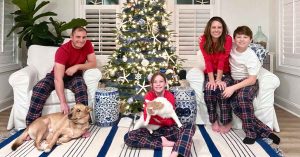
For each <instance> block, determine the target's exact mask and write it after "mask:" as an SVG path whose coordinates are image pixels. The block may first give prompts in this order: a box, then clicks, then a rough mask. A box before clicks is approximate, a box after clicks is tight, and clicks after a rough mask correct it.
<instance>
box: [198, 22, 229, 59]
mask: <svg viewBox="0 0 300 157" xmlns="http://www.w3.org/2000/svg"><path fill="white" fill-rule="evenodd" d="M214 21H218V22H220V23H221V24H222V27H223V31H222V34H221V36H220V37H219V39H218V40H217V42H216V43H213V40H212V36H211V34H210V28H211V25H212V23H213V22H214ZM227 34H228V28H227V25H226V23H225V22H224V20H223V19H222V18H221V17H218V16H214V17H212V18H211V19H210V20H209V21H208V22H207V24H206V27H205V30H204V36H205V38H206V41H205V43H204V50H205V51H206V52H207V53H208V54H213V53H219V52H221V53H224V52H225V49H224V44H225V41H226V35H227Z"/></svg>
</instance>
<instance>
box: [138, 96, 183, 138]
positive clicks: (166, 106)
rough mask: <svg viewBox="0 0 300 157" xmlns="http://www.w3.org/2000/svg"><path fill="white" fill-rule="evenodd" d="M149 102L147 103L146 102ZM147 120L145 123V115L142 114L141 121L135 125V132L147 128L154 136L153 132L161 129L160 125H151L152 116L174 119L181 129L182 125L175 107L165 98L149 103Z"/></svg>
mask: <svg viewBox="0 0 300 157" xmlns="http://www.w3.org/2000/svg"><path fill="white" fill-rule="evenodd" d="M146 102H147V101H146ZM146 110H147V118H146V120H145V121H144V114H143V113H142V114H141V117H140V119H139V120H138V121H137V122H136V123H135V125H134V128H133V130H136V129H139V128H142V127H145V128H147V129H148V130H149V132H150V133H151V134H152V133H153V130H157V129H158V128H160V126H159V125H154V124H149V121H150V118H151V116H155V115H158V116H160V117H162V118H172V119H173V120H174V121H175V122H176V124H177V126H178V127H181V126H182V124H181V122H180V121H179V119H178V117H177V115H176V112H175V110H174V109H173V105H172V104H171V103H170V102H169V101H168V100H167V99H166V98H164V97H158V98H156V99H154V100H153V101H148V102H147V108H146Z"/></svg>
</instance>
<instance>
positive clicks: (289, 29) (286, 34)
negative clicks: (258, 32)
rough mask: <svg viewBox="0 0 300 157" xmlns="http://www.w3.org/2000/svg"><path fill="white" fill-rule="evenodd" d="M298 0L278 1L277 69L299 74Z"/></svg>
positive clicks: (299, 18)
mask: <svg viewBox="0 0 300 157" xmlns="http://www.w3.org/2000/svg"><path fill="white" fill-rule="evenodd" d="M299 10H300V0H280V1H279V33H280V34H279V47H278V50H279V51H278V52H279V53H278V54H277V55H278V56H277V57H278V59H277V63H276V65H277V70H279V71H284V72H288V73H291V74H295V75H299V76H300V62H299V61H300V12H299Z"/></svg>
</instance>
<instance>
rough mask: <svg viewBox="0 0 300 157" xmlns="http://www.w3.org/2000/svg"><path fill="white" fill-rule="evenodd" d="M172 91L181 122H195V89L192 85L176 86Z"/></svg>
mask: <svg viewBox="0 0 300 157" xmlns="http://www.w3.org/2000/svg"><path fill="white" fill-rule="evenodd" d="M170 91H171V92H172V93H173V94H174V96H175V100H176V110H175V111H176V114H177V116H178V118H179V120H180V122H181V123H195V121H196V115H197V102H196V95H195V91H194V89H192V88H191V87H181V86H175V87H171V88H170Z"/></svg>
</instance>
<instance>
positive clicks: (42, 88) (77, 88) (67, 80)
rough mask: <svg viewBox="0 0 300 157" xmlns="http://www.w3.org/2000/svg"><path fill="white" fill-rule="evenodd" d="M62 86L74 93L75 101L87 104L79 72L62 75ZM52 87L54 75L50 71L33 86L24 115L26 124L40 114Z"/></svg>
mask: <svg viewBox="0 0 300 157" xmlns="http://www.w3.org/2000/svg"><path fill="white" fill-rule="evenodd" d="M64 86H65V88H67V89H70V90H71V91H72V92H74V93H75V100H76V103H82V104H85V105H88V95H87V87H86V84H85V82H84V80H83V77H82V75H81V74H76V75H74V76H72V77H70V76H68V77H64ZM54 89H55V85H54V75H53V74H52V73H48V74H47V75H46V77H45V78H43V79H42V80H40V81H39V82H38V83H37V84H36V85H35V86H34V87H33V90H32V96H31V101H30V107H29V110H28V114H27V116H26V125H27V126H28V125H29V124H31V123H32V122H33V121H34V120H35V119H37V118H38V117H40V116H41V115H42V110H43V107H44V104H45V102H46V100H47V98H48V97H49V95H50V93H51V92H52V91H53V90H54Z"/></svg>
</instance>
